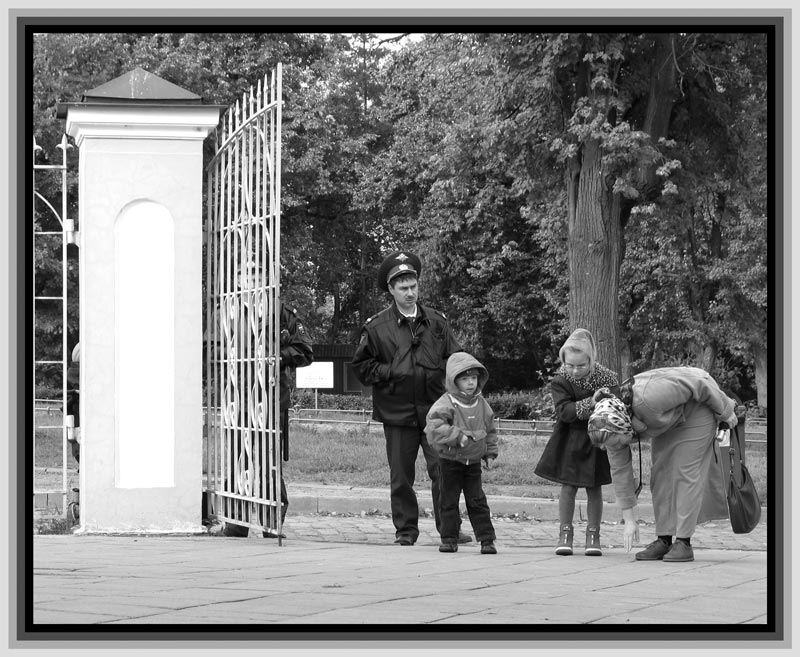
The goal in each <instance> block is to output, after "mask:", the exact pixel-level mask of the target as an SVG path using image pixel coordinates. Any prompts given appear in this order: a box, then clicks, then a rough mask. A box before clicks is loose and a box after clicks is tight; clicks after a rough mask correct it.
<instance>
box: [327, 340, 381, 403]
mask: <svg viewBox="0 0 800 657" xmlns="http://www.w3.org/2000/svg"><path fill="white" fill-rule="evenodd" d="M355 351H356V345H354V344H315V345H314V362H317V363H319V362H325V361H331V362H333V389H332V390H331V389H328V390H325V391H324V392H325V394H333V395H361V394H364V395H368V394H370V393H371V390H372V389H371V388H370V387H369V386H364V385H362V384H361V382H360V381H359V380H358V378H357V377H356V374H355V372H354V371H353V367H352V365H351V364H350V363H351V361H352V360H353V354H355Z"/></svg>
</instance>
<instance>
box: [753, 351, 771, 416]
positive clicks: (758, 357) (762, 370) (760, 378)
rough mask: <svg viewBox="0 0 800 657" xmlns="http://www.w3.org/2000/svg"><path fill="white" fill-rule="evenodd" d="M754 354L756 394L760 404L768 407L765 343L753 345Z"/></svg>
mask: <svg viewBox="0 0 800 657" xmlns="http://www.w3.org/2000/svg"><path fill="white" fill-rule="evenodd" d="M753 355H754V361H755V368H754V369H755V375H756V394H757V398H758V399H757V400H758V405H759V406H763V407H764V408H767V399H768V397H767V374H768V369H767V368H768V363H769V361H768V360H767V348H766V347H765V346H763V345H760V344H756V345H753Z"/></svg>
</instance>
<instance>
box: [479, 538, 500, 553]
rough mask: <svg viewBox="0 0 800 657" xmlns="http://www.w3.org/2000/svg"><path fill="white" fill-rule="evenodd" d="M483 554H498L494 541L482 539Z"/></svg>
mask: <svg viewBox="0 0 800 657" xmlns="http://www.w3.org/2000/svg"><path fill="white" fill-rule="evenodd" d="M481 554H497V548H496V547H495V546H494V541H481Z"/></svg>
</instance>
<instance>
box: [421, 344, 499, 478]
mask: <svg viewBox="0 0 800 657" xmlns="http://www.w3.org/2000/svg"><path fill="white" fill-rule="evenodd" d="M473 368H474V369H477V370H478V387H477V389H476V391H475V394H474V395H466V394H465V393H463V392H461V391H460V390H459V389H458V386H457V385H456V383H455V380H456V377H457V376H458V375H459V374H460V373H461V372H464V371H466V370H469V369H473ZM488 378H489V373H488V372H487V371H486V368H485V367H484V366H483V365H481V364H480V363H479V362H478V360H477V359H475V358H473V357H472V356H470V355H469V354H467V353H464V352H458V353H455V354H453V355H452V356H450V358H449V359H448V361H447V377H446V379H445V388H446V389H447V392H445V393H444V394H443V395H442V396H441V397H439V399H438V400H437V401H436V402H435V403H434V404H433V406H432V407H431V409H430V411H428V416H427V424H426V426H425V435H426V437H427V438H428V443H430V445H431V447H433V449H434V450H435V451H436V453H437V454H439V456H440V457H441V458H445V459H451V460H453V461H460V462H461V463H466V464H470V463H475V462H476V461H479V460H480V459H481V458H482V457H483V456H489V457H492V458H494V457H496V456H497V453H498V450H497V429H496V427H495V423H494V413H493V412H492V408H491V406H489V403H488V402H487V401H486V400H485V399H484V398H483V395H482V394H481V391H482V390H483V387H484V385H486V381H487V379H488ZM464 434H466V435H467V436H468V437H469V440H467V443H466V445H464V446H463V447H461V446H460V445H459V443H460V440H461V437H462V436H463V435H464Z"/></svg>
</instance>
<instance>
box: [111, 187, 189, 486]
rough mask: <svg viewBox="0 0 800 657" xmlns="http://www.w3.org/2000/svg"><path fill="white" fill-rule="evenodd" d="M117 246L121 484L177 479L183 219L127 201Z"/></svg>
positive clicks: (161, 483) (157, 206)
mask: <svg viewBox="0 0 800 657" xmlns="http://www.w3.org/2000/svg"><path fill="white" fill-rule="evenodd" d="M114 233H115V235H114V243H115V249H116V263H117V268H116V278H115V287H116V290H115V292H116V294H115V302H116V322H115V330H116V333H115V352H116V368H115V372H116V391H117V395H116V403H117V409H116V410H117V413H116V418H117V423H116V429H117V431H116V433H117V435H116V459H115V462H116V477H115V480H116V486H117V487H118V488H158V487H172V486H174V485H175V350H174V345H175V222H174V219H173V217H172V215H171V214H170V212H169V211H168V210H167V209H166V208H165V207H164V206H163V205H160V204H158V203H154V202H152V201H137V202H135V203H132V204H130V205H128V206H126V207H125V208H124V209H123V211H122V212H121V213H120V215H119V217H118V218H117V221H116V223H115V226H114Z"/></svg>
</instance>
